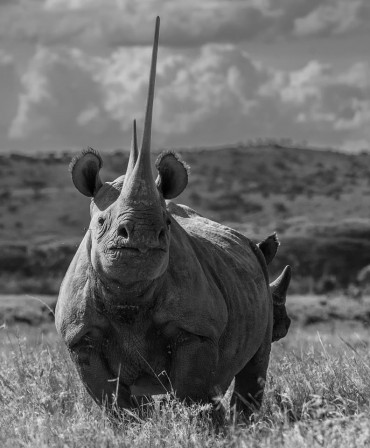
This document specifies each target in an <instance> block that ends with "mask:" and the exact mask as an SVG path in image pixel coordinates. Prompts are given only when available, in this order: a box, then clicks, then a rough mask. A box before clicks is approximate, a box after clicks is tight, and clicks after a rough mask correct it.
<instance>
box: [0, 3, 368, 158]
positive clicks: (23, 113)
mask: <svg viewBox="0 0 370 448" xmlns="http://www.w3.org/2000/svg"><path fill="white" fill-rule="evenodd" d="M157 15H159V16H160V17H161V34H160V50H159V56H158V58H159V59H158V72H157V89H156V101H155V110H154V113H155V119H154V130H153V144H154V146H156V147H161V146H165V147H183V146H210V145H221V144H225V143H236V142H244V141H247V140H248V139H251V138H256V137H277V138H280V137H290V138H292V139H293V140H295V141H303V140H306V141H308V142H309V143H310V144H314V145H321V146H327V145H330V146H335V147H342V148H344V149H346V150H348V151H352V150H357V149H361V148H369V149H370V1H369V0H140V1H134V0H104V1H101V0H0V151H12V150H19V151H30V152H31V151H40V150H42V151H45V150H47V151H57V150H65V149H73V150H75V149H77V148H81V147H86V146H88V145H90V146H93V147H95V148H97V149H100V150H103V151H104V149H107V150H109V149H115V148H118V147H128V146H129V144H130V134H131V123H132V119H133V118H136V119H137V120H138V127H139V130H140V129H141V127H142V123H143V115H144V109H145V98H146V91H147V80H148V72H149V62H150V53H151V44H152V38H153V30H154V20H155V17H156V16H157Z"/></svg>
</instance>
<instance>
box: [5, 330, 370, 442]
mask: <svg viewBox="0 0 370 448" xmlns="http://www.w3.org/2000/svg"><path fill="white" fill-rule="evenodd" d="M0 341H1V342H0V350H1V351H0V362H1V366H0V403H1V408H2V412H1V413H0V446H2V447H12V448H15V447H19V446H26V447H54V446H55V447H79V448H80V447H282V446H284V447H295V448H296V447H301V446H302V447H316V446H317V447H322V446H328V447H337V446H346V447H361V446H370V417H369V399H370V354H369V350H368V346H369V342H370V337H369V335H368V334H366V332H364V331H362V332H360V333H359V334H356V333H355V332H353V331H347V332H346V334H344V333H342V334H341V336H340V337H339V336H338V335H320V334H312V333H309V332H306V331H302V332H299V331H294V330H293V331H292V332H291V333H290V334H289V335H288V337H287V338H286V339H285V340H283V341H282V342H280V343H277V344H275V345H274V347H273V354H272V359H271V364H270V370H269V372H270V373H269V378H268V383H267V387H266V394H265V400H264V404H263V406H262V409H261V411H260V412H259V413H258V414H256V415H255V416H254V419H253V422H252V423H251V424H250V425H248V426H247V425H245V424H240V423H238V422H237V421H236V420H235V418H234V417H233V415H231V418H230V421H229V423H228V424H227V425H226V427H225V429H224V430H223V431H219V432H217V431H216V430H215V428H214V427H213V426H212V423H211V421H210V419H209V417H208V414H207V412H205V411H206V409H205V407H201V406H198V405H193V406H185V405H183V404H182V403H179V402H178V401H176V400H174V399H173V398H172V397H167V399H166V400H165V402H164V404H163V405H162V406H161V407H160V408H159V406H157V407H156V409H155V410H154V411H153V412H152V413H151V415H148V417H147V418H145V419H141V418H139V417H138V416H135V415H131V414H130V413H123V414H122V416H121V417H120V418H118V419H116V420H115V421H112V420H110V419H109V418H108V416H107V415H106V414H105V412H104V411H103V410H101V409H100V408H99V407H97V406H96V405H95V404H94V403H93V402H92V400H91V399H90V397H89V396H88V395H87V394H86V392H85V391H84V389H83V387H82V385H81V383H80V381H79V379H78V377H77V375H76V372H75V369H74V367H73V365H72V363H71V362H70V360H69V357H68V354H67V353H66V351H65V350H64V348H63V347H62V344H61V343H60V342H59V341H58V339H57V337H56V336H55V333H54V332H52V331H51V332H49V333H48V334H46V335H45V336H40V331H39V332H37V331H36V330H34V334H29V333H24V332H19V334H17V333H16V332H14V331H9V330H7V329H1V330H0Z"/></svg>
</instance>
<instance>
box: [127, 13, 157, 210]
mask: <svg viewBox="0 0 370 448" xmlns="http://www.w3.org/2000/svg"><path fill="white" fill-rule="evenodd" d="M158 43H159V17H157V20H156V24H155V33H154V43H153V51H152V62H151V66H150V75H149V88H148V98H147V104H146V112H145V122H144V131H143V139H142V143H141V147H140V150H139V151H138V152H137V138H136V122H135V121H134V126H133V137H132V145H131V152H130V160H129V164H128V167H127V172H126V178H125V184H124V188H122V191H121V196H122V198H125V200H127V199H128V198H131V197H135V201H136V202H143V203H144V202H145V203H147V204H151V203H155V202H157V200H158V198H157V196H158V191H157V187H156V185H155V182H154V178H153V174H152V167H151V160H150V144H151V132H152V117H153V102H154V87H155V75H156V67H157V54H158ZM139 196H141V197H139Z"/></svg>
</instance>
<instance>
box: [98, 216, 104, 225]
mask: <svg viewBox="0 0 370 448" xmlns="http://www.w3.org/2000/svg"><path fill="white" fill-rule="evenodd" d="M104 222H105V219H104V218H103V217H102V216H101V217H100V218H99V219H98V224H99V226H100V227H101V226H102V225H103V224H104Z"/></svg>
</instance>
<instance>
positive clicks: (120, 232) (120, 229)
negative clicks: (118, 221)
mask: <svg viewBox="0 0 370 448" xmlns="http://www.w3.org/2000/svg"><path fill="white" fill-rule="evenodd" d="M117 233H118V236H121V237H122V238H125V239H127V238H128V231H127V228H126V226H125V225H124V224H122V225H120V226H119V227H118V232H117Z"/></svg>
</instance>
